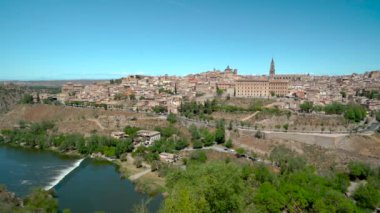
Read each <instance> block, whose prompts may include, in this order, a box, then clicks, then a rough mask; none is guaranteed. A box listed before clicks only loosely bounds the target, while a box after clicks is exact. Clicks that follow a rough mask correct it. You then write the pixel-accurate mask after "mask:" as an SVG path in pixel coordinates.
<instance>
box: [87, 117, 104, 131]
mask: <svg viewBox="0 0 380 213" xmlns="http://www.w3.org/2000/svg"><path fill="white" fill-rule="evenodd" d="M87 120H88V121H92V122H94V123H95V124H96V125H97V126H98V127H99V128H100V129H102V130H105V129H106V128H105V127H104V126H103V125H102V124H101V123H100V122H99V121H98V120H97V119H91V118H89V119H87Z"/></svg>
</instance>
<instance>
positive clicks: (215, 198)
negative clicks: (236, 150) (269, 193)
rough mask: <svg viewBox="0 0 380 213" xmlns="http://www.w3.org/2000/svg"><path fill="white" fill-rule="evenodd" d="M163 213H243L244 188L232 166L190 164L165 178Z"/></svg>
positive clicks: (218, 163)
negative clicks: (165, 192)
mask: <svg viewBox="0 0 380 213" xmlns="http://www.w3.org/2000/svg"><path fill="white" fill-rule="evenodd" d="M167 183H168V184H167V187H168V193H169V195H168V197H167V198H166V199H165V201H164V206H163V212H184V211H186V212H243V204H244V200H245V199H244V195H246V193H245V192H246V191H247V187H246V186H245V185H244V182H243V180H242V179H241V168H240V167H239V166H237V165H236V164H232V163H228V164H226V163H224V162H211V163H206V164H190V165H189V166H187V168H186V170H183V171H182V170H176V171H175V172H172V173H169V174H168V175H167Z"/></svg>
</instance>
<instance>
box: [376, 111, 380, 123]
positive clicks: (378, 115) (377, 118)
mask: <svg viewBox="0 0 380 213" xmlns="http://www.w3.org/2000/svg"><path fill="white" fill-rule="evenodd" d="M376 120H377V121H378V122H380V110H379V111H377V112H376Z"/></svg>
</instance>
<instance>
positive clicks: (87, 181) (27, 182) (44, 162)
mask: <svg viewBox="0 0 380 213" xmlns="http://www.w3.org/2000/svg"><path fill="white" fill-rule="evenodd" d="M0 184H4V185H6V186H7V188H8V189H9V190H10V191H12V192H15V193H16V194H17V195H18V196H21V197H24V196H26V195H27V194H29V193H30V192H31V190H32V189H33V188H35V187H42V188H45V189H50V188H54V189H55V191H56V195H57V197H58V200H59V205H60V209H61V210H62V209H65V208H69V209H71V211H72V212H73V213H76V212H79V213H86V212H94V211H100V210H104V211H105V212H106V213H108V212H133V206H134V205H135V204H139V203H140V202H141V201H142V200H144V201H149V204H148V208H149V209H150V211H151V212H156V211H157V210H158V209H159V206H160V204H161V202H162V196H156V197H153V198H151V199H150V198H149V197H148V196H147V195H145V194H141V193H138V192H136V191H135V190H134V189H135V186H134V185H133V184H132V183H131V182H130V181H128V180H123V179H120V174H119V173H118V172H117V169H116V167H115V166H114V165H113V164H111V163H107V162H98V161H94V160H91V159H84V160H83V159H77V158H72V157H66V156H61V155H58V154H56V153H52V152H48V151H38V150H30V149H23V148H14V147H9V146H3V145H0Z"/></svg>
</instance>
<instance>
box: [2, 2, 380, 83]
mask: <svg viewBox="0 0 380 213" xmlns="http://www.w3.org/2000/svg"><path fill="white" fill-rule="evenodd" d="M272 57H274V59H275V61H276V68H277V73H311V74H318V75H322V74H351V73H353V72H358V73H362V72H364V71H368V70H376V69H380V1H379V0H286V1H285V0H261V1H256V0H0V79H3V80H4V79H19V80H48V79H100V78H106V79H110V78H118V77H121V76H126V75H128V74H133V73H139V74H148V75H161V74H166V73H167V74H171V75H185V74H188V73H194V72H201V71H206V70H211V69H213V68H220V69H224V68H225V67H226V66H227V65H230V66H231V67H234V68H237V69H239V73H242V74H266V73H268V71H269V64H270V60H271V58H272Z"/></svg>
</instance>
